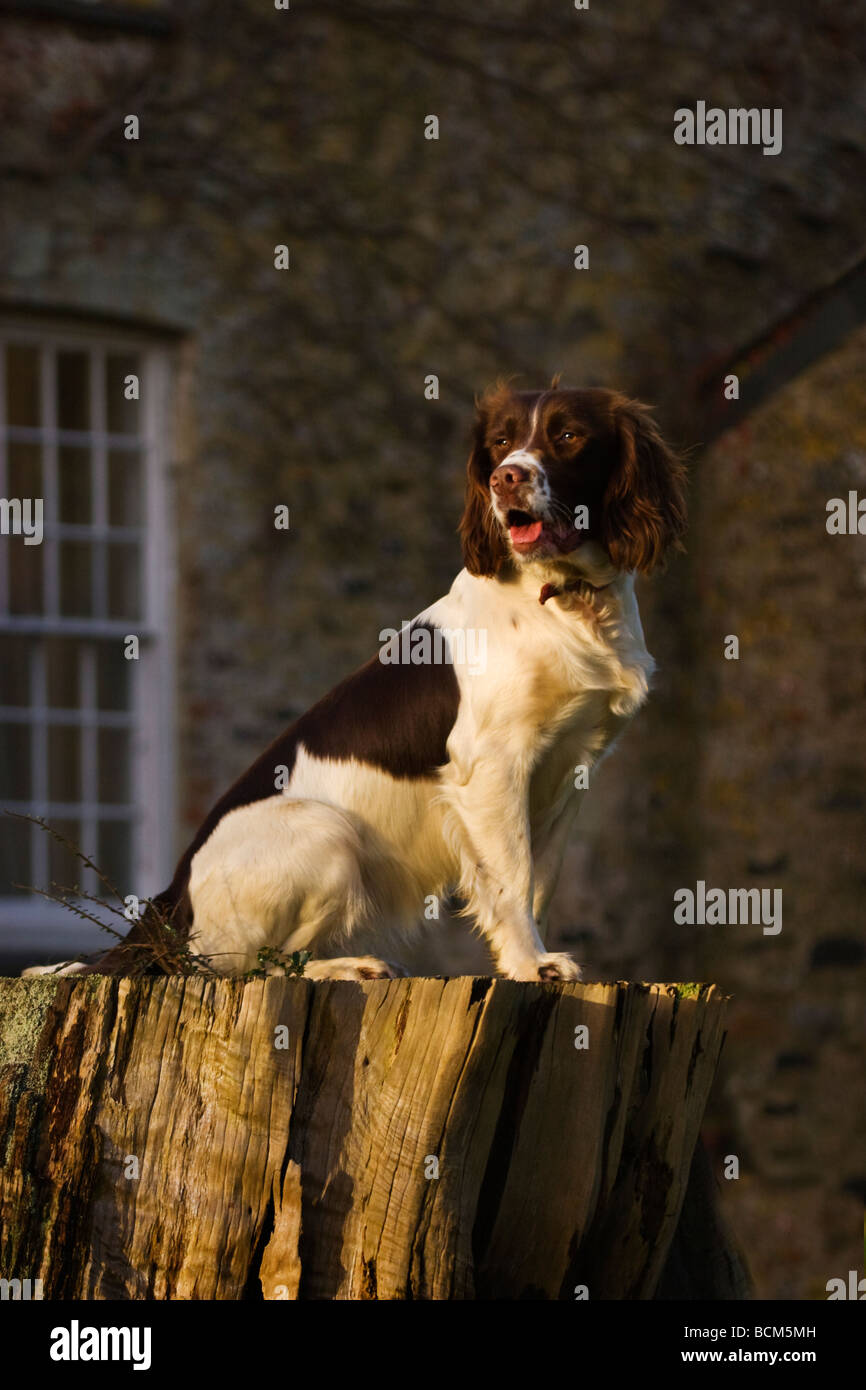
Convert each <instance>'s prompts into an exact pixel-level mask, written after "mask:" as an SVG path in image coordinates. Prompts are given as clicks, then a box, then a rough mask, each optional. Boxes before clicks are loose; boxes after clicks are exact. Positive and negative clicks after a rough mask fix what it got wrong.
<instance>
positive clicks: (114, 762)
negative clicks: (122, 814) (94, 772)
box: [97, 729, 130, 806]
mask: <svg viewBox="0 0 866 1390" xmlns="http://www.w3.org/2000/svg"><path fill="white" fill-rule="evenodd" d="M98 746H99V778H98V781H97V787H98V791H97V799H98V800H99V801H102V802H104V803H106V804H107V805H109V806H122V805H125V804H126V803H127V802H128V801H129V799H130V798H129V783H130V778H129V730H128V729H100V730H99V733H98Z"/></svg>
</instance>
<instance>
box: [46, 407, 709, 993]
mask: <svg viewBox="0 0 866 1390" xmlns="http://www.w3.org/2000/svg"><path fill="white" fill-rule="evenodd" d="M685 521H686V509H685V470H684V467H683V464H682V461H681V460H680V458H679V457H678V456H677V454H676V453H675V452H674V451H673V450H672V449H671V448H670V447H669V446H668V445H667V444H666V443H665V441H664V440H663V438H662V436H661V434H660V432H659V430H658V428H657V426H656V424H655V422H654V420H653V417H652V414H651V412H650V411H649V410H648V408H647V407H645V406H644V405H642V404H640V403H639V402H637V401H634V400H631V399H629V398H627V397H626V396H624V395H621V394H619V393H617V392H614V391H609V390H602V389H595V388H593V389H581V390H575V389H562V388H560V387H559V385H558V382H554V384H553V385H552V386H551V387H550V388H549V389H547V390H540V391H518V390H514V389H512V387H511V386H510V385H509V384H502V383H500V384H498V385H497V386H495V387H493V388H492V389H491V390H489V391H488V392H487V393H486V394H485V395H484V396H483V397H482V398H481V399H480V400H479V401H478V402H477V416H476V420H475V425H474V436H473V443H472V449H471V453H470V456H469V462H468V466H467V479H466V499H465V507H464V512H463V517H462V520H461V522H460V528H459V531H460V537H461V541H462V547H463V560H464V568H463V569H462V570H461V571H460V573H459V574H458V575H457V577H456V579H455V580H454V582H453V584H452V586H451V588H450V590H449V592H448V593H447V594H446V595H445V596H444V597H443V598H440V599H438V600H437V601H436V602H435V603H433V604H431V605H430V607H429V608H426V609H424V611H423V612H422V613H420V614H419V615H418V616H417V618H415V619H414V620H413V622H412V623H411V624H410V625H408V627H406V628H404V629H403V630H401V631H400V632H397V633H394V634H392V635H391V636H390V637H389V638H388V641H387V642H385V644H384V645H383V647H382V649H381V650H380V652H379V653H377V654H376V655H375V656H373V657H372V658H371V660H370V661H368V662H367V664H366V665H364V666H362V667H361V668H360V670H358V671H356V672H355V673H354V674H353V675H350V676H349V677H348V678H347V679H346V680H344V681H343V682H342V683H341V684H339V685H337V686H336V687H335V688H334V689H333V690H332V691H331V692H330V693H329V694H327V695H325V696H324V697H323V698H322V699H321V700H320V701H319V702H318V704H316V705H314V706H313V707H312V709H310V710H309V711H308V712H307V713H306V714H303V715H302V716H301V717H300V718H299V719H297V720H296V721H295V722H294V723H293V724H292V725H291V726H290V727H289V728H288V729H287V730H286V732H285V733H284V734H282V735H281V736H280V737H279V738H278V739H276V740H275V741H274V742H273V743H272V744H271V745H270V747H269V748H268V749H267V750H266V751H265V752H264V753H263V754H262V755H261V757H260V758H259V759H258V760H257V761H256V762H255V763H254V764H253V765H252V767H251V768H249V770H248V771H247V772H245V773H244V774H243V776H242V777H240V778H239V779H238V781H237V782H235V784H234V786H232V787H231V788H230V789H229V791H227V792H226V794H225V795H224V796H223V797H222V798H221V799H220V800H219V801H218V802H217V804H216V805H215V806H214V808H213V809H212V810H211V812H210V814H209V815H208V816H207V818H206V819H205V821H204V824H203V825H202V827H201V829H200V830H199V831H198V833H197V835H196V836H195V838H194V839H193V841H192V843H191V844H190V846H189V847H188V849H187V850H186V852H185V853H184V855H183V856H182V858H181V860H180V862H179V864H178V867H177V871H176V873H175V876H174V879H173V881H172V883H171V885H170V886H169V888H168V889H166V891H165V892H164V893H161V894H159V895H158V897H157V898H155V899H154V910H155V911H157V912H158V914H159V915H160V917H161V918H162V920H164V921H168V922H169V923H171V924H173V925H174V927H175V928H176V929H177V930H179V931H182V932H183V933H184V934H185V935H186V936H187V937H188V940H189V943H190V949H191V951H192V952H193V953H194V954H195V955H198V956H201V957H205V958H206V959H207V961H208V962H209V963H210V965H211V966H212V968H213V969H215V970H216V971H218V972H219V973H225V974H231V973H236V972H243V971H246V970H248V969H250V968H251V967H253V966H255V964H256V961H257V955H258V952H259V950H260V949H261V948H262V947H271V948H276V949H277V950H278V951H280V952H284V953H291V952H295V951H301V950H303V951H307V952H309V953H310V954H311V959H310V961H309V962H308V964H307V966H306V970H305V975H306V976H307V977H308V978H312V979H343V980H345V979H348V980H361V979H371V978H391V977H393V976H394V975H396V974H400V973H404V972H403V971H402V970H401V969H400V967H398V966H395V965H393V964H391V963H390V962H389V961H387V960H385V959H382V958H380V957H378V956H368V955H354V956H353V955H336V954H335V952H336V951H337V950H340V949H342V950H345V949H346V947H347V946H349V947H350V946H351V943H352V942H353V940H355V941H359V940H362V939H367V940H369V939H370V938H372V939H373V940H374V941H375V942H382V943H384V942H387V941H388V940H393V939H394V936H395V935H397V936H399V934H400V933H401V932H403V931H405V930H406V929H407V928H408V927H409V926H410V924H413V923H417V922H419V921H420V920H421V918H422V917H423V915H424V909H425V905H427V904H429V903H430V902H431V901H434V900H436V899H438V898H439V897H441V896H442V895H444V894H447V893H456V894H457V895H459V896H460V898H461V899H462V900H463V902H464V904H465V906H464V908H463V912H464V913H465V914H466V915H467V916H468V917H470V918H471V919H472V920H473V922H474V924H475V926H476V927H477V929H478V931H480V932H481V933H482V935H483V937H484V940H485V941H486V943H487V946H488V947H489V950H490V952H491V955H492V957H493V960H494V961H495V965H496V969H497V971H498V972H499V973H500V974H501V975H503V976H505V977H507V978H508V979H512V980H533V981H538V980H541V981H548V980H576V979H579V978H580V967H579V965H578V963H577V962H576V961H575V960H574V959H573V958H572V957H571V956H570V955H568V954H564V953H554V952H548V951H547V950H546V949H545V944H544V933H545V926H546V919H547V913H548V908H549V905H550V901H551V897H552V895H553V891H554V888H555V886H556V882H557V877H558V875H559V871H560V868H561V864H562V859H563V855H564V851H565V846H566V842H567V837H568V834H569V831H570V829H571V827H572V825H573V823H574V820H575V817H576V815H577V812H578V808H579V805H580V802H581V799H582V797H583V796H584V795H585V785H586V782H587V780H588V777H589V774H590V772H591V770H592V769H594V768H595V767H596V766H597V765H598V763H599V762H600V760H601V759H602V758H603V757H604V756H605V755H606V754H607V753H608V752H610V750H611V748H612V747H613V745H614V744H615V742H616V740H617V738H618V736H619V734H620V733H621V731H622V730H623V728H624V727H625V725H626V724H627V723H628V722H629V720H630V719H631V718H632V717H633V715H634V714H635V713H636V712H637V710H638V709H640V707H641V705H642V704H643V703H644V701H645V700H646V698H647V694H648V689H649V682H650V677H651V674H652V671H653V669H654V662H653V659H652V657H651V656H650V654H649V652H648V651H647V648H646V645H645V642H644V634H643V629H642V627H641V620H640V615H639V612H638V607H637V603H636V600H635V593H634V588H635V576H636V574H645V573H648V572H650V571H651V570H652V569H653V568H654V567H655V566H657V565H658V563H659V562H660V561H661V560H662V559H663V557H664V556H665V555H666V553H667V552H668V551H670V550H671V549H672V548H681V546H682V540H681V538H682V535H683V533H684V530H685ZM437 652H438V657H437V655H436V654H437ZM152 930H153V929H152V924H151V926H150V932H151V935H152ZM147 935H148V924H147V923H146V922H143V923H139V924H138V925H137V926H136V927H135V928H133V930H132V932H131V933H130V934H129V936H128V938H127V939H126V941H125V942H123V943H121V945H119V946H117V947H115V948H114V949H113V950H112V951H109V952H108V954H107V955H106V956H104V957H103V958H102V960H101V961H99V962H97V963H96V965H95V966H93V967H90V968H91V969H95V970H98V971H108V972H111V971H123V970H125V969H128V968H130V962H131V961H132V960H133V959H134V948H135V945H136V942H141V941H142V940H144V939H146V938H147ZM67 968H68V969H75V968H78V969H84V968H88V967H85V966H82V965H80V964H79V965H77V966H76V965H72V966H70V967H67Z"/></svg>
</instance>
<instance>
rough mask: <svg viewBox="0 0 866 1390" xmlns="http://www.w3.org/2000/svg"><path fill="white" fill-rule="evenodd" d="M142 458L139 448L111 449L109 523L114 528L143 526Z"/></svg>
mask: <svg viewBox="0 0 866 1390" xmlns="http://www.w3.org/2000/svg"><path fill="white" fill-rule="evenodd" d="M143 512H144V508H143V506H142V495H141V456H140V455H139V453H138V452H137V450H135V449H111V450H109V454H108V521H109V525H111V526H140V525H141V524H142V520H143Z"/></svg>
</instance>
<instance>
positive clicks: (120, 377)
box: [105, 353, 141, 434]
mask: <svg viewBox="0 0 866 1390" xmlns="http://www.w3.org/2000/svg"><path fill="white" fill-rule="evenodd" d="M140 374H141V366H140V363H139V360H138V358H137V357H136V356H134V355H133V354H132V353H128V354H127V353H124V354H122V355H121V354H118V355H117V356H115V355H114V354H111V353H110V354H109V356H108V357H107V358H106V360H105V407H106V414H107V416H108V429H109V433H111V434H138V432H139V426H138V419H139V415H138V411H139V402H138V401H135V400H132V401H130V400H127V398H126V396H127V391H129V390H130V389H132V386H131V384H130V385H127V381H126V378H127V377H129V376H137V377H139V388H138V389H139V394H140V393H141V384H140Z"/></svg>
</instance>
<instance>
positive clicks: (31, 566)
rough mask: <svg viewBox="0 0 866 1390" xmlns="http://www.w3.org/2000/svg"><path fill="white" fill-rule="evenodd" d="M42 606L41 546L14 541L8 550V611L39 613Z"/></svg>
mask: <svg viewBox="0 0 866 1390" xmlns="http://www.w3.org/2000/svg"><path fill="white" fill-rule="evenodd" d="M42 604H43V598H42V546H41V545H25V544H24V542H23V541H16V542H15V545H14V546H10V548H9V611H10V613H15V614H21V613H27V614H30V613H41V612H42Z"/></svg>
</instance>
